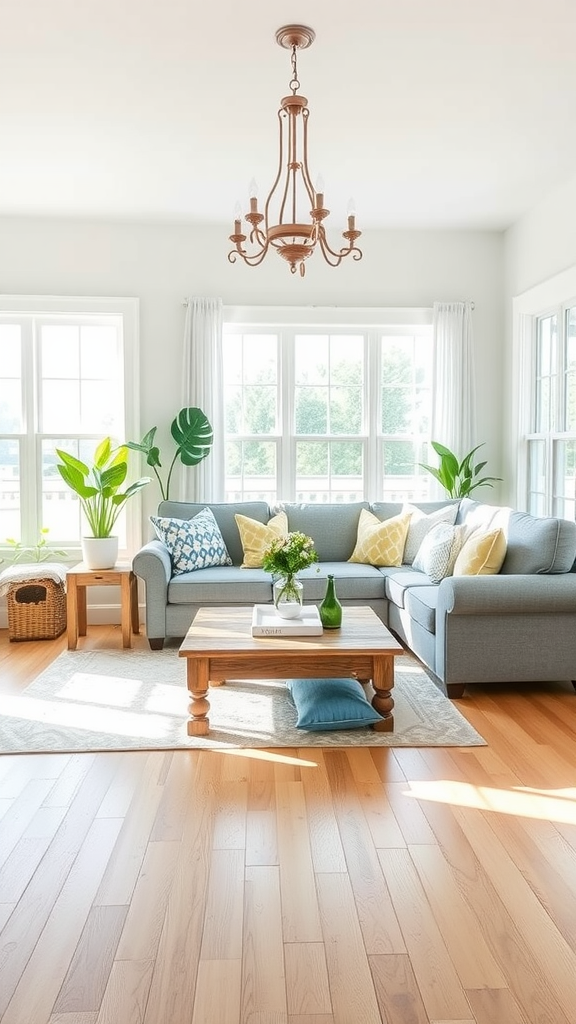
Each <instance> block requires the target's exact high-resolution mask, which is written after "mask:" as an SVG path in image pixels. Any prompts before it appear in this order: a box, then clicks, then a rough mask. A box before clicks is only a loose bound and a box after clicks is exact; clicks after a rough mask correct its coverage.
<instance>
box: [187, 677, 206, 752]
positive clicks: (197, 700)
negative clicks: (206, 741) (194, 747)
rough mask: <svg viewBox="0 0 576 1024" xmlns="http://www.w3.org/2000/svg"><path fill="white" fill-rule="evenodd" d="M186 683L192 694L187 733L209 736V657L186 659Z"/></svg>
mask: <svg viewBox="0 0 576 1024" xmlns="http://www.w3.org/2000/svg"><path fill="white" fill-rule="evenodd" d="M186 685H187V687H188V693H189V694H190V703H189V705H188V714H189V715H190V718H189V719H188V724H187V733H188V735H189V736H207V735H208V730H209V728H210V720H209V718H208V712H209V710H210V701H209V700H208V698H207V694H208V686H209V683H208V659H207V658H187V659H186Z"/></svg>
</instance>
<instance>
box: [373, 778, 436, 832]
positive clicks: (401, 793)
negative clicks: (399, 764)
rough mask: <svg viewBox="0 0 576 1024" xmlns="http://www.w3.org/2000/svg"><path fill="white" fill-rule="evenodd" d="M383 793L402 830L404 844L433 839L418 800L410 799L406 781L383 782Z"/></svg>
mask: <svg viewBox="0 0 576 1024" xmlns="http://www.w3.org/2000/svg"><path fill="white" fill-rule="evenodd" d="M384 793H385V794H386V799H387V800H388V803H389V805H390V807H391V808H392V811H393V813H394V817H395V818H396V821H397V822H398V825H399V827H400V829H401V831H402V836H403V838H404V843H405V845H406V846H408V845H410V846H414V844H415V843H424V844H429V843H433V842H434V841H435V840H434V833H433V831H432V829H431V828H430V825H429V824H428V820H427V818H426V815H425V814H424V812H423V810H422V808H421V807H420V804H419V803H418V800H414V799H412V797H411V795H410V787H409V785H408V783H407V782H385V783H384Z"/></svg>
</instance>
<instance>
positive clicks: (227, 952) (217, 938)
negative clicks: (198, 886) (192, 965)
mask: <svg viewBox="0 0 576 1024" xmlns="http://www.w3.org/2000/svg"><path fill="white" fill-rule="evenodd" d="M243 920H244V851H243V850H234V849H231V850H213V851H212V854H211V856H210V868H209V881H208V893H207V899H206V913H205V917H204V931H203V937H202V948H201V951H200V959H201V960H214V961H220V960H241V958H242V926H243Z"/></svg>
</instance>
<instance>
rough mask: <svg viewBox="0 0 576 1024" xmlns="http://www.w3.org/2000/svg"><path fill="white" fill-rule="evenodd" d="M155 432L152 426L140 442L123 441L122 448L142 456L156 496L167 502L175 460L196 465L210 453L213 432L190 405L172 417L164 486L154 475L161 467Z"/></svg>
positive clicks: (157, 476) (199, 410) (200, 413)
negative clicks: (171, 449)
mask: <svg viewBox="0 0 576 1024" xmlns="http://www.w3.org/2000/svg"><path fill="white" fill-rule="evenodd" d="M157 429H158V428H157V427H152V429H151V430H149V431H148V433H147V434H145V435H144V437H143V438H142V440H141V441H127V442H126V446H127V447H128V448H131V449H132V450H133V451H135V452H141V453H142V454H143V455H145V456H146V463H147V465H148V466H150V468H151V469H152V470H153V471H154V474H155V476H156V479H157V481H158V484H159V486H160V494H161V495H162V498H163V500H164V501H168V499H169V497H170V481H171V479H172V473H173V471H174V466H175V465H176V461H177V459H178V458H179V459H180V461H181V462H182V464H183V465H184V466H197V465H198V463H199V462H202V459H205V458H206V456H207V455H208V454H209V453H210V449H211V447H212V442H213V440H214V431H213V430H212V427H211V425H210V422H209V420H208V418H207V416H206V415H205V413H203V412H202V409H198V408H196V407H195V406H192V407H190V408H185V409H181V410H180V412H179V413H178V415H177V416H176V418H175V419H174V420H172V424H171V427H170V433H171V434H172V437H173V439H174V442H175V444H176V451H175V453H174V458H173V459H172V462H171V463H170V467H169V469H168V474H167V476H166V483H163V481H162V477H161V476H160V473H159V472H158V470H159V469H161V468H162V463H161V461H160V449H159V448H158V446H157V445H156V444H155V437H156V431H157Z"/></svg>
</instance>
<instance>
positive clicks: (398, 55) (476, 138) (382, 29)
mask: <svg viewBox="0 0 576 1024" xmlns="http://www.w3.org/2000/svg"><path fill="white" fill-rule="evenodd" d="M295 22H300V23H303V24H306V25H310V26H311V27H312V28H313V29H314V30H315V32H316V41H315V42H314V44H313V45H312V47H311V48H310V49H308V50H306V51H302V52H300V54H299V56H298V71H299V78H300V82H301V93H302V94H303V95H305V96H307V97H308V100H309V106H310V121H309V148H310V165H311V171H312V174H313V179H314V178H315V176H316V175H317V174H322V176H323V178H324V181H325V194H326V205H327V206H328V207H330V208H331V209H332V211H333V217H332V221H333V223H334V226H336V225H337V223H339V222H340V220H342V221H343V220H344V216H345V212H346V205H347V201H348V198H349V197H350V195H353V196H354V198H355V201H356V208H357V221H358V226H359V227H393V228H403V227H456V228H487V229H502V228H505V227H507V226H508V225H509V224H510V223H512V222H513V221H514V220H515V219H517V218H518V217H519V216H520V215H521V214H522V213H523V212H524V211H525V210H527V209H528V208H530V206H532V205H533V204H534V203H535V202H537V201H538V200H539V199H541V198H542V197H543V196H544V195H546V193H547V192H549V191H550V190H551V189H553V188H554V187H555V186H556V185H557V184H560V183H562V182H563V181H564V180H566V179H568V178H569V177H572V176H573V175H576V131H575V128H574V125H575V118H576V45H575V39H576V0H476V2H474V3H472V0H359V2H356V3H353V2H351V0H306V2H304V0H293V2H291V3H288V2H287V0H245V2H241V0H211V2H209V0H203V2H202V3H199V2H198V0H0V214H6V215H31V216H34V215H57V216H88V217H96V218H107V219H110V218H118V217H120V218H130V219H132V218H138V219H145V220H169V221H181V222H184V223H190V222H202V223H226V224H227V225H228V224H229V226H230V229H231V228H232V223H231V221H232V214H233V210H234V204H235V201H236V200H237V199H240V200H241V201H242V203H243V204H244V203H245V202H246V197H247V194H248V182H249V180H250V179H251V178H252V177H253V176H254V177H256V179H257V181H258V184H259V186H260V194H261V195H263V194H264V193H265V192H266V191H267V190H268V188H269V187H270V185H271V183H272V177H273V175H274V173H275V171H276V163H277V133H278V128H277V118H276V111H277V108H278V105H279V101H280V98H281V97H282V96H284V95H286V93H287V92H288V91H289V90H288V83H289V79H290V74H291V69H290V53H289V51H287V50H283V49H281V48H280V47H279V46H277V44H276V42H275V38H274V36H275V32H276V29H277V28H279V27H280V26H281V25H285V24H287V23H295Z"/></svg>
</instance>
